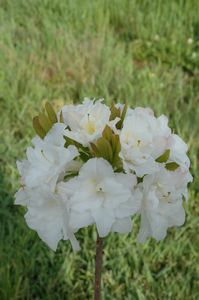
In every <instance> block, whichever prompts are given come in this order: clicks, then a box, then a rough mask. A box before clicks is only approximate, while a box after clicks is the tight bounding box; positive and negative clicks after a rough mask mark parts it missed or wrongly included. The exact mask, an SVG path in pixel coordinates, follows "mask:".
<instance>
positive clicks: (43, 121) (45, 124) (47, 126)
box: [38, 113, 52, 133]
mask: <svg viewBox="0 0 199 300" xmlns="http://www.w3.org/2000/svg"><path fill="white" fill-rule="evenodd" d="M38 118H39V123H40V125H41V127H42V128H43V129H44V130H45V132H46V133H47V132H48V131H49V130H50V128H51V127H52V123H51V122H50V120H49V119H48V117H47V116H46V115H45V114H44V113H40V114H39V116H38Z"/></svg>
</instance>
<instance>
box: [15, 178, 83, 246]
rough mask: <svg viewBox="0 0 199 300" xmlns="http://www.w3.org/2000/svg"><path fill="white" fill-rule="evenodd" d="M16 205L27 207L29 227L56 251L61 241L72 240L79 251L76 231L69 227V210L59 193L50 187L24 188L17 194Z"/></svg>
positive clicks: (26, 217)
mask: <svg viewBox="0 0 199 300" xmlns="http://www.w3.org/2000/svg"><path fill="white" fill-rule="evenodd" d="M15 204H19V205H24V206H26V207H27V212H26V214H25V219H26V222H27V224H28V226H29V227H30V228H32V229H34V230H36V231H37V233H38V235H39V237H40V238H41V239H42V240H43V241H44V242H45V243H46V244H47V245H48V246H49V247H50V248H51V249H52V250H54V251H55V250H56V248H57V245H58V242H59V241H60V240H61V239H64V240H68V239H69V240H70V241H71V244H72V247H73V249H74V250H79V244H78V242H77V240H76V238H75V235H74V232H75V229H73V228H71V227H70V226H69V223H68V222H69V209H68V207H67V205H66V204H67V202H66V201H65V202H63V201H62V200H61V197H60V196H59V195H58V194H57V193H52V192H51V191H50V190H49V187H48V185H44V184H42V185H41V186H39V187H33V188H28V187H22V188H21V189H20V190H19V191H18V192H17V193H16V200H15Z"/></svg>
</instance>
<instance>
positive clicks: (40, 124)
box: [33, 102, 58, 139]
mask: <svg viewBox="0 0 199 300" xmlns="http://www.w3.org/2000/svg"><path fill="white" fill-rule="evenodd" d="M57 122H58V119H57V115H56V112H55V111H54V109H53V107H52V105H51V104H50V103H49V102H46V103H45V108H44V112H42V113H40V114H39V115H38V116H36V117H34V118H33V127H34V129H35V131H36V133H37V134H38V135H39V136H40V138H42V139H43V138H44V137H45V136H46V134H47V133H48V131H49V130H50V129H51V128H52V126H53V124H55V123H57Z"/></svg>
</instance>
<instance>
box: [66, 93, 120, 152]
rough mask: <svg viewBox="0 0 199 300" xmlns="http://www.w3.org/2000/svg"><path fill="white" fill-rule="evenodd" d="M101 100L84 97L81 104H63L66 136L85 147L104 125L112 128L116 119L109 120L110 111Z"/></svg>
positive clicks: (98, 135) (100, 132)
mask: <svg viewBox="0 0 199 300" xmlns="http://www.w3.org/2000/svg"><path fill="white" fill-rule="evenodd" d="M102 101H103V99H100V100H98V101H92V100H90V99H88V98H86V99H85V100H84V102H83V103H82V104H79V105H76V106H75V105H66V106H64V107H63V108H62V110H61V111H62V115H63V119H64V123H65V124H66V125H67V126H68V127H69V129H68V130H67V132H66V136H68V137H69V138H71V139H73V140H75V141H77V142H78V143H80V144H82V145H83V146H85V147H86V146H89V143H90V142H93V141H95V140H97V139H98V138H99V137H100V136H101V135H102V132H103V130H104V128H105V126H106V125H109V126H110V127H111V128H114V126H115V123H117V121H118V120H115V121H109V118H110V114H111V111H110V109H109V107H108V106H106V105H105V104H103V103H102Z"/></svg>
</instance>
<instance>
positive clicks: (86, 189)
mask: <svg viewBox="0 0 199 300" xmlns="http://www.w3.org/2000/svg"><path fill="white" fill-rule="evenodd" d="M33 126H34V128H35V131H36V133H37V135H36V136H35V137H34V138H33V140H32V147H28V148H27V152H26V155H27V159H26V160H23V161H18V162H17V167H18V170H19V173H20V176H21V179H20V182H21V188H20V189H19V191H18V192H17V193H16V200H15V203H16V204H19V205H24V206H26V207H27V212H26V214H25V219H26V222H27V224H28V226H29V227H30V228H32V229H34V230H36V231H37V233H38V235H39V236H40V238H41V239H42V240H43V241H44V242H46V243H47V244H48V246H49V247H50V248H52V249H53V250H56V248H57V245H58V242H59V241H60V240H61V239H64V240H67V239H69V240H70V241H71V244H72V247H73V249H75V250H78V248H79V243H78V241H77V240H76V237H75V232H77V231H78V230H79V229H80V228H82V227H85V226H89V225H92V224H95V225H96V227H97V231H98V234H99V236H100V237H105V236H106V235H107V234H108V233H109V232H111V231H113V232H119V233H128V232H130V231H131V230H132V217H133V216H134V215H136V214H139V215H141V222H140V229H139V233H138V241H140V242H144V241H145V240H146V238H147V237H153V238H155V239H156V240H161V239H163V238H164V237H165V236H166V233H167V229H168V228H169V227H171V226H180V225H182V224H183V223H184V221H185V212H184V209H183V203H182V202H183V199H187V184H188V182H190V181H192V176H191V175H190V172H189V165H190V161H189V158H188V157H187V154H186V153H187V145H186V144H185V143H184V142H183V141H182V139H181V138H180V137H179V136H178V135H176V134H174V133H172V131H171V129H170V128H169V126H168V119H167V117H165V116H164V115H161V116H160V117H158V118H156V117H155V116H154V113H153V111H152V110H151V109H149V108H141V107H138V108H135V109H131V108H129V107H128V106H127V105H126V104H125V105H123V104H116V105H111V107H108V106H107V105H105V104H104V103H103V100H97V101H95V100H90V99H85V100H84V102H83V103H82V104H79V105H66V106H64V107H63V108H62V109H61V111H60V112H58V113H57V114H56V113H55V111H54V110H53V108H52V106H51V105H50V104H49V103H46V105H45V112H43V113H41V114H39V116H37V117H35V118H34V119H33Z"/></svg>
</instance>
